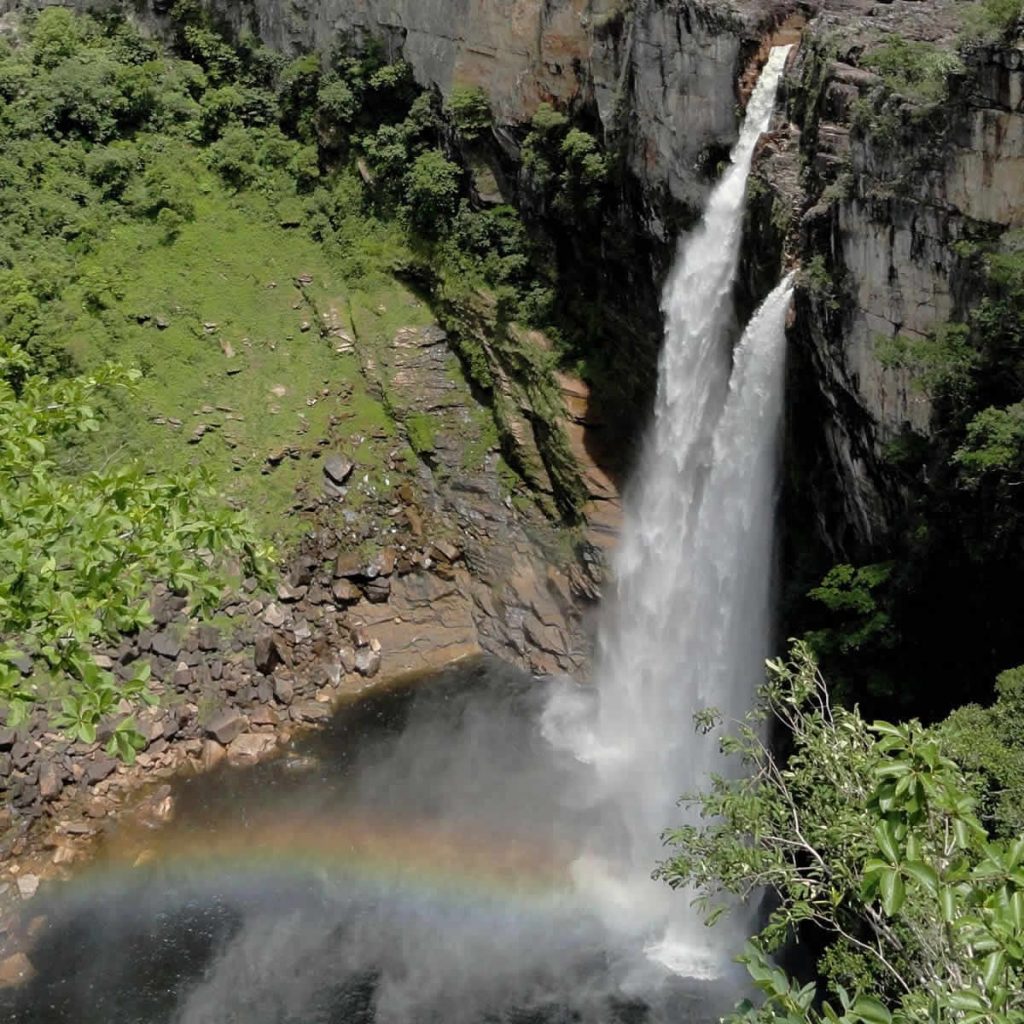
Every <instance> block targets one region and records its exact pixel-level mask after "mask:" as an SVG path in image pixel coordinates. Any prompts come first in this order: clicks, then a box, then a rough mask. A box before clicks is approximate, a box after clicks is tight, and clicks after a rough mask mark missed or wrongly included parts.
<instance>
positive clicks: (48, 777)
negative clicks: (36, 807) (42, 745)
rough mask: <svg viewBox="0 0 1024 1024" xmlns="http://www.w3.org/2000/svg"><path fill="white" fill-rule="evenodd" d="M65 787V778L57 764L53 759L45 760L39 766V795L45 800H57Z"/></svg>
mask: <svg viewBox="0 0 1024 1024" xmlns="http://www.w3.org/2000/svg"><path fill="white" fill-rule="evenodd" d="M63 788H64V780H63V779H62V778H61V773H60V771H59V769H58V768H57V766H56V765H55V764H54V763H53V762H52V761H44V762H43V763H42V764H41V765H40V766H39V795H40V796H41V797H42V798H43V799H44V800H56V799H57V797H59V796H60V793H61V790H62V789H63Z"/></svg>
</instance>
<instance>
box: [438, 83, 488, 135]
mask: <svg viewBox="0 0 1024 1024" xmlns="http://www.w3.org/2000/svg"><path fill="white" fill-rule="evenodd" d="M445 107H446V109H447V111H448V116H449V117H450V118H451V119H452V124H454V125H455V127H456V128H458V130H459V133H460V134H461V135H462V136H463V137H464V138H465V139H468V140H469V141H473V140H475V139H478V138H479V137H480V136H481V135H483V134H484V132H486V131H487V130H488V129H489V128H490V127H491V104H490V100H488V98H487V93H486V92H484V90H483V89H481V88H480V86H478V85H457V86H455V88H453V89H452V91H451V94H450V95H449V97H448V100H447V102H446V104H445Z"/></svg>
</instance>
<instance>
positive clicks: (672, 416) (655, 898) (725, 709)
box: [546, 47, 791, 976]
mask: <svg viewBox="0 0 1024 1024" xmlns="http://www.w3.org/2000/svg"><path fill="white" fill-rule="evenodd" d="M789 49H790V48H789V47H777V48H775V49H773V51H772V53H771V56H770V57H769V60H768V62H767V65H766V67H765V69H764V71H763V73H762V75H761V78H760V81H759V82H758V85H757V88H756V89H755V91H754V94H753V96H752V97H751V100H750V104H749V107H748V110H747V116H746V120H745V123H744V125H743V128H742V132H741V135H740V139H739V141H738V143H737V144H736V147H735V149H734V150H733V153H732V161H731V166H730V167H729V169H728V171H727V172H726V174H725V176H724V177H723V179H722V181H721V182H720V183H719V185H718V186H717V187H716V188H715V190H714V192H713V194H712V196H711V198H710V201H709V204H708V207H707V210H706V212H705V215H704V219H703V222H702V224H701V225H700V227H699V228H698V229H697V230H696V231H695V232H694V233H693V234H692V235H690V236H689V237H687V238H685V239H684V240H683V241H682V242H681V244H680V248H679V254H678V257H677V260H676V264H675V266H674V268H673V271H672V273H671V276H670V278H669V281H668V283H667V286H666V289H665V296H664V311H665V316H666V327H665V344H664V349H663V352H662V356H661V365H660V371H659V384H658V396H657V402H656V410H655V423H654V427H653V430H652V432H651V434H650V436H649V438H648V440H647V444H646V448H645V452H644V456H643V460H642V463H641V465H640V467H639V472H638V479H637V481H636V484H635V486H634V490H633V492H632V494H631V495H630V496H629V498H628V501H627V514H626V521H625V526H624V531H623V536H622V540H621V545H620V548H619V551H618V553H617V556H616V562H615V576H616V581H617V582H616V590H615V594H614V596H613V598H612V600H611V602H610V604H609V607H608V608H607V611H606V615H605V618H604V621H603V623H602V628H601V630H600V635H599V649H598V659H597V672H596V678H597V706H596V709H595V710H594V711H593V713H592V717H590V718H589V720H587V721H586V724H581V722H580V721H579V719H578V718H574V710H575V709H574V707H573V706H572V704H571V701H569V702H568V703H563V704H561V705H560V704H559V702H558V701H557V700H556V701H554V702H553V703H552V706H551V707H550V708H549V712H548V715H547V721H546V730H547V734H548V735H549V738H553V739H555V740H556V742H560V743H561V745H568V746H569V747H570V748H571V749H573V751H574V752H575V753H576V754H577V756H579V757H580V758H581V759H583V760H586V761H589V762H591V763H592V764H593V766H594V769H595V772H596V775H597V786H598V790H599V798H600V800H601V801H602V803H605V804H606V805H607V806H608V808H609V813H608V819H609V829H608V830H607V832H605V831H602V833H601V835H599V836H596V837H594V840H593V844H592V849H591V850H590V851H589V852H588V854H587V856H585V857H583V858H581V860H580V861H579V862H578V863H577V882H578V884H579V885H580V887H582V888H584V889H585V890H587V891H588V892H589V893H590V894H591V895H592V896H593V898H594V899H595V900H596V901H597V903H598V904H601V905H603V906H604V909H605V911H606V917H607V918H608V919H609V920H608V923H609V924H610V925H611V926H612V927H613V928H615V929H616V930H620V931H621V930H626V931H634V932H637V933H639V934H642V935H644V936H645V941H647V942H648V943H649V945H648V952H649V954H650V955H651V957H652V958H654V959H657V960H660V961H661V962H662V963H664V964H665V965H666V966H668V967H670V968H671V969H672V970H674V971H677V972H679V973H685V974H689V975H692V976H711V975H713V974H715V973H717V971H718V969H719V967H720V966H721V964H722V963H723V961H724V960H726V959H727V950H729V951H731V937H730V936H729V935H728V933H723V932H722V931H721V930H720V928H719V929H716V930H715V932H714V933H711V932H709V931H706V930H705V929H704V928H703V925H702V923H701V921H700V919H699V917H698V916H697V914H696V913H695V912H694V911H693V910H692V909H691V908H690V907H689V905H688V904H689V901H688V900H687V899H686V898H685V897H681V896H677V897H676V898H674V899H673V898H672V897H671V896H670V895H669V894H668V893H667V892H666V890H665V888H664V885H663V884H661V883H656V882H652V880H651V877H650V876H651V871H652V869H653V867H654V866H655V865H656V864H657V862H658V861H659V860H660V859H662V858H663V857H664V853H665V851H664V848H663V847H662V845H661V842H660V836H661V833H662V831H663V830H664V829H665V828H666V827H668V826H670V825H672V824H673V823H676V822H678V820H679V811H678V810H677V809H676V806H675V805H676V801H677V800H678V798H679V796H680V794H681V793H684V792H687V791H690V790H694V789H696V788H698V787H699V786H700V785H701V784H702V783H703V782H705V781H706V778H707V776H708V774H709V773H710V772H713V771H719V770H723V769H724V764H723V763H722V760H721V758H720V755H719V753H718V744H717V742H716V740H715V739H714V738H712V737H706V738H698V737H696V736H695V731H694V726H693V715H694V713H695V712H697V711H698V710H699V709H701V708H705V707H710V706H714V707H716V708H718V709H719V710H720V711H721V712H722V716H723V718H724V719H725V720H726V721H730V720H735V719H737V718H740V717H742V715H743V714H744V712H745V711H746V710H747V709H748V707H749V705H750V701H751V697H752V693H753V690H754V688H755V687H756V685H757V684H758V683H759V682H760V679H761V678H762V673H763V664H764V659H765V657H766V656H768V654H769V653H770V651H769V646H768V645H769V640H770V631H771V621H770V590H771V575H772V557H773V555H772V549H773V520H774V495H775V484H776V449H777V437H778V432H779V430H778V427H779V422H780V419H781V407H782V390H783V380H782V377H783V363H784V333H785V319H786V315H787V311H788V308H789V303H790V298H791V282H790V280H789V279H787V280H786V281H784V282H783V283H782V284H781V285H779V287H778V288H777V289H776V290H775V291H774V292H773V293H772V294H771V296H769V298H768V299H767V300H766V302H765V303H764V305H763V306H762V307H761V309H760V310H759V311H758V313H757V314H756V316H755V317H754V318H753V319H752V320H751V322H750V325H749V326H748V327H747V329H746V332H745V333H744V334H743V337H742V339H741V341H740V342H739V344H738V346H737V347H736V348H735V350H733V349H732V342H733V340H734V339H735V336H736V324H735V317H734V309H733V287H734V284H735V279H736V274H737V269H738V264H739V250H740V238H741V231H742V220H743V209H744V195H745V192H746V182H747V178H748V175H749V171H750V166H751V160H752V157H753V152H754V147H755V145H756V143H757V140H758V137H759V136H760V135H761V133H762V132H763V131H764V130H765V129H766V128H767V126H768V123H769V121H770V118H771V114H772V108H773V105H774V100H775V94H776V90H777V86H778V82H779V79H780V77H781V75H782V71H783V67H784V65H785V61H786V56H787V53H788V51H789ZM712 943H714V947H712Z"/></svg>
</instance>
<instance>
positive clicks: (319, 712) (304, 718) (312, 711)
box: [291, 700, 331, 722]
mask: <svg viewBox="0 0 1024 1024" xmlns="http://www.w3.org/2000/svg"><path fill="white" fill-rule="evenodd" d="M291 716H292V719H293V720H294V721H296V722H326V721H327V719H328V718H330V717H331V708H330V705H329V704H321V703H318V702H317V701H315V700H306V701H303V702H302V703H301V704H295V705H293V707H292V710H291Z"/></svg>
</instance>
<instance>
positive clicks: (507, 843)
mask: <svg viewBox="0 0 1024 1024" xmlns="http://www.w3.org/2000/svg"><path fill="white" fill-rule="evenodd" d="M574 856H575V854H574V852H573V851H571V850H569V849H568V848H559V847H557V846H555V845H553V844H552V845H544V844H542V843H537V842H530V841H525V840H522V839H518V838H509V837H501V836H496V835H494V834H484V833H482V832H480V831H476V832H474V831H472V830H470V829H469V828H468V827H467V826H465V825H463V824H460V825H459V826H458V827H456V826H454V825H437V824H433V823H428V822H423V821H405V820H401V821H400V820H395V819H393V818H388V817H386V816H382V815H372V814H367V813H365V812H360V813H358V814H350V815H341V816H332V817H331V819H330V820H324V819H323V818H322V817H317V816H316V815H313V814H299V813H292V814H288V813H285V814H281V813H279V812H275V813H273V814H270V813H268V814H267V815H266V816H265V817H262V818H256V819H249V820H247V821H246V822H244V824H243V823H239V822H237V821H236V822H233V823H231V824H230V825H228V826H227V827H224V828H223V829H220V830H214V829H213V828H211V829H209V830H206V829H204V828H202V827H201V826H197V825H196V824H195V823H190V824H189V827H188V828H187V829H185V828H180V827H179V828H176V827H175V826H174V825H173V824H172V825H168V826H167V827H166V828H165V829H163V830H160V831H156V832H148V833H147V831H145V830H143V829H142V828H139V829H137V830H134V831H132V832H130V833H128V834H127V835H126V834H124V833H123V832H120V831H119V832H117V833H115V834H114V835H112V836H111V837H110V839H109V840H108V841H107V844H106V846H105V848H104V849H102V850H101V851H100V853H99V856H98V857H97V859H96V860H95V861H94V862H93V864H92V865H91V866H90V867H89V868H88V869H86V870H85V871H84V872H82V873H80V874H78V875H77V876H76V878H75V879H74V881H73V882H72V885H73V887H75V888H77V887H78V886H83V887H86V888H89V887H91V886H95V885H97V884H101V885H102V886H103V888H104V889H108V890H109V889H110V888H119V887H124V888H128V887H130V885H131V881H132V880H133V879H134V878H138V879H139V881H142V880H143V878H148V879H152V878H153V877H154V876H155V877H157V878H159V877H161V876H164V877H167V878H179V877H186V878H188V879H191V880H196V881H197V882H204V883H205V882H208V881H212V880H216V879H232V880H235V881H241V880H242V879H243V878H245V877H246V876H249V877H252V878H256V877H262V878H274V877H295V876H307V877H314V878H320V879H322V880H324V881H325V882H338V883H340V884H342V885H344V886H347V887H356V888H357V889H358V890H359V891H361V892H363V893H367V894H380V895H386V896H388V897H395V896H403V895H406V896H414V897H416V899H417V901H418V902H423V901H424V900H428V901H430V902H431V903H436V904H437V905H440V906H443V907H448V908H451V909H452V910H453V911H454V910H457V909H459V908H460V907H465V906H466V905H469V904H472V905H475V906H477V907H481V906H490V907H491V908H492V909H494V910H495V911H499V910H500V909H501V908H502V907H505V908H508V907H512V906H515V907H517V908H518V909H519V911H521V912H526V913H538V914H541V913H543V914H549V913H550V912H551V911H552V910H555V909H556V908H558V907H559V906H563V907H564V905H565V904H566V902H567V900H571V899H572V883H571V877H570V865H571V863H572V860H573V858H574Z"/></svg>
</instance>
